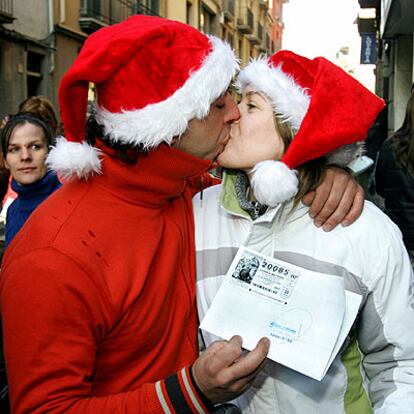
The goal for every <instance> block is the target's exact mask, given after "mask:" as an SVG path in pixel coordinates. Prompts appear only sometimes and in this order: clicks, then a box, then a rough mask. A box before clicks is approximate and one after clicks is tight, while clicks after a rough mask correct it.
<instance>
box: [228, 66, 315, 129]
mask: <svg viewBox="0 0 414 414" xmlns="http://www.w3.org/2000/svg"><path fill="white" fill-rule="evenodd" d="M248 85H251V86H252V87H253V88H255V89H256V90H257V91H260V92H263V93H264V94H266V95H267V97H268V98H270V100H271V102H272V106H273V109H274V112H275V113H277V114H280V115H281V117H282V119H284V120H285V121H286V122H288V123H289V125H290V126H291V128H292V129H293V130H294V131H295V132H296V131H298V130H299V128H300V125H301V123H302V120H303V118H304V117H305V115H306V112H307V110H308V108H309V103H310V96H309V95H308V93H307V92H306V89H304V88H302V87H301V86H300V85H298V84H297V83H296V82H295V80H294V79H293V77H292V76H290V75H288V74H286V73H285V72H283V70H282V69H281V67H280V66H278V67H274V66H270V65H269V62H268V60H267V59H265V58H260V59H257V60H253V61H251V62H250V63H249V64H248V65H247V66H246V67H245V68H244V69H243V70H242V71H241V72H240V74H239V77H238V80H237V82H236V87H237V89H238V90H239V92H240V93H241V92H243V90H244V89H245V88H246V86H248Z"/></svg>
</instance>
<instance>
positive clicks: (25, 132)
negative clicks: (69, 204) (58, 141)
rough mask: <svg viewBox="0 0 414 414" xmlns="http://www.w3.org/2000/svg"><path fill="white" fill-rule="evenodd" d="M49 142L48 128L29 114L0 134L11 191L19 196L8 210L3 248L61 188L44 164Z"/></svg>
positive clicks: (12, 121)
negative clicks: (34, 212) (33, 213)
mask: <svg viewBox="0 0 414 414" xmlns="http://www.w3.org/2000/svg"><path fill="white" fill-rule="evenodd" d="M52 143H53V137H52V133H51V130H50V128H49V126H48V125H47V124H46V123H45V122H44V121H43V120H41V119H40V118H38V117H36V116H34V115H32V114H29V113H21V114H17V115H15V116H11V117H10V119H9V121H8V122H7V124H6V125H5V127H4V128H3V129H2V131H1V148H2V152H3V159H4V163H5V166H6V168H7V169H8V170H9V171H10V175H11V176H12V189H13V190H14V191H15V192H16V193H17V194H18V197H17V199H16V200H15V201H13V203H12V204H11V205H10V207H9V208H8V210H7V215H6V243H5V247H7V246H8V245H9V244H10V242H11V240H12V239H13V237H14V236H15V235H16V233H17V232H18V231H19V230H20V228H21V227H22V226H23V224H24V223H25V222H26V220H27V219H28V218H29V216H30V214H32V212H33V211H34V209H35V208H36V207H37V206H38V205H39V204H40V203H41V202H42V201H44V200H45V199H46V198H47V197H48V196H49V195H50V194H52V193H53V192H54V191H56V190H57V189H58V188H59V187H60V186H61V184H60V182H59V180H58V178H57V176H56V174H55V173H54V172H52V171H47V168H46V164H45V161H46V157H47V154H48V152H49V147H50V146H51V145H52Z"/></svg>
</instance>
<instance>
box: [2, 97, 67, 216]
mask: <svg viewBox="0 0 414 414" xmlns="http://www.w3.org/2000/svg"><path fill="white" fill-rule="evenodd" d="M22 112H24V113H31V114H33V115H35V116H37V117H38V118H40V119H43V121H44V122H46V124H47V125H48V126H49V128H50V130H51V133H52V137H53V138H54V137H56V136H57V135H60V134H62V132H63V131H62V128H61V127H60V124H59V123H58V120H57V116H56V111H55V110H54V108H53V105H52V103H51V102H50V100H49V99H47V98H46V97H45V96H42V95H37V96H29V97H28V98H26V99H25V100H24V101H23V102H21V103H20V105H19V109H18V113H22ZM10 116H11V115H7V116H6V117H4V119H3V121H2V127H4V126H5V125H6V123H7V121H8V120H9V119H10ZM2 158H3V157H2ZM0 172H1V174H2V175H1V180H0V183H1V185H2V188H1V189H0V197H1V200H2V210H1V213H0V217H3V219H5V218H6V215H7V209H8V208H9V205H10V204H11V203H12V202H13V200H14V199H15V198H16V197H17V193H16V192H15V191H13V189H12V187H11V178H12V177H11V176H10V174H9V171H8V170H7V169H6V168H5V167H4V166H3V168H2V169H0Z"/></svg>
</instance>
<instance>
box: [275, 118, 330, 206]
mask: <svg viewBox="0 0 414 414" xmlns="http://www.w3.org/2000/svg"><path fill="white" fill-rule="evenodd" d="M274 121H275V127H276V129H277V131H278V132H279V134H280V137H281V138H282V142H283V146H284V151H283V152H286V150H287V149H288V147H289V145H290V143H291V142H292V140H293V139H294V136H295V132H294V131H293V130H292V128H291V127H290V126H289V124H288V123H287V122H286V121H285V120H283V119H282V117H281V116H280V115H279V114H275V116H274ZM297 170H298V173H299V177H298V178H299V187H298V193H297V194H296V196H295V198H294V200H293V208H295V207H296V206H297V205H298V204H299V202H300V200H302V198H303V197H304V196H305V195H306V194H307V193H309V192H310V191H313V190H315V189H316V187H318V185H319V184H320V183H321V182H322V179H323V177H324V174H325V170H326V160H325V158H323V157H322V158H317V159H315V160H311V161H308V162H306V163H304V164H302V165H301V166H299V167H298V168H297Z"/></svg>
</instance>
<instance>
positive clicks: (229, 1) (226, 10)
mask: <svg viewBox="0 0 414 414" xmlns="http://www.w3.org/2000/svg"><path fill="white" fill-rule="evenodd" d="M223 16H224V20H226V21H229V22H231V21H233V18H234V0H223Z"/></svg>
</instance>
